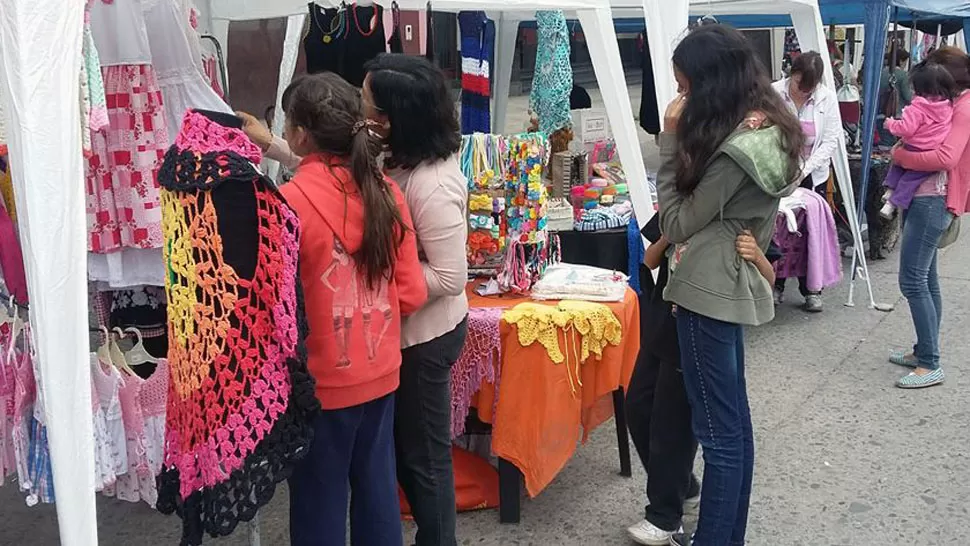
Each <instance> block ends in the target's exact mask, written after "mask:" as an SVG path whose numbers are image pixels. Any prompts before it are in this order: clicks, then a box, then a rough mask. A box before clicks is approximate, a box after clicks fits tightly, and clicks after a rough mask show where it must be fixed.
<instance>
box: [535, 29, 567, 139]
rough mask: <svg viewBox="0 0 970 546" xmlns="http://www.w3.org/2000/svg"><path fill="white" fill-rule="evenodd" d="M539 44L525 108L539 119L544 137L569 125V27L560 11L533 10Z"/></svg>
mask: <svg viewBox="0 0 970 546" xmlns="http://www.w3.org/2000/svg"><path fill="white" fill-rule="evenodd" d="M536 25H537V27H536V28H537V30H536V32H537V33H538V36H539V44H538V46H537V48H538V49H537V51H536V67H535V77H534V78H533V80H532V92H531V93H530V95H529V108H530V109H531V110H532V111H533V112H534V113H535V115H536V117H538V119H539V130H540V131H541V132H543V133H545V134H546V135H547V136H548V135H550V134H552V133H553V132H555V131H557V130H559V129H562V128H563V127H569V126H571V125H572V117H571V116H570V114H569V94H570V93H572V90H573V69H572V65H570V64H569V28H568V27H567V26H566V16H565V15H564V14H563V12H562V11H537V12H536Z"/></svg>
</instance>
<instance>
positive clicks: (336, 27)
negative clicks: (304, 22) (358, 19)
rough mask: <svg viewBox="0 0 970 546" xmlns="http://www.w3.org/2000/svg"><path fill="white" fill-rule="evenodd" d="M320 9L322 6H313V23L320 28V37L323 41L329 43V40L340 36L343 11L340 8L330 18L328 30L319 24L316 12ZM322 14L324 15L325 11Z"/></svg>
mask: <svg viewBox="0 0 970 546" xmlns="http://www.w3.org/2000/svg"><path fill="white" fill-rule="evenodd" d="M322 9H323V8H320V7H318V6H314V9H313V23H314V24H315V25H316V26H317V28H319V29H320V32H322V33H323V36H322V37H321V38H320V39H321V40H322V41H323V43H325V44H329V43H330V42H332V41H334V40H336V39H337V38H339V37H340V34H341V32H340V30H341V28H342V27H343V21H344V11H343V9H342V8H341V9H338V10H337V14H336V15H334V17H333V19H331V20H330V30H329V31H328V30H327V29H326V28H324V26H323V25H322V24H320V20H319V19H317V12H318V11H320V10H322ZM324 15H326V11H324Z"/></svg>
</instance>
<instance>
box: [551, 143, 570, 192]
mask: <svg viewBox="0 0 970 546" xmlns="http://www.w3.org/2000/svg"><path fill="white" fill-rule="evenodd" d="M550 164H551V165H552V176H551V179H552V197H554V198H555V197H566V196H567V195H569V190H570V189H571V188H572V183H573V180H574V176H573V167H574V165H575V162H574V161H573V154H572V153H571V152H559V153H556V154H554V155H553V157H552V161H551V162H550Z"/></svg>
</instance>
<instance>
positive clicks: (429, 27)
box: [424, 2, 438, 61]
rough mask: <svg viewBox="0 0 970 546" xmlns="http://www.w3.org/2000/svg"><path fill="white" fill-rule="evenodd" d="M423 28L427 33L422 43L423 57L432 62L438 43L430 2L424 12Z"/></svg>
mask: <svg viewBox="0 0 970 546" xmlns="http://www.w3.org/2000/svg"><path fill="white" fill-rule="evenodd" d="M424 28H425V30H426V31H427V36H426V37H425V43H424V57H425V58H426V59H428V60H429V61H434V57H435V53H434V50H435V47H437V45H438V43H437V41H436V40H435V34H434V12H433V11H432V10H431V2H428V5H427V7H426V8H425V10H424Z"/></svg>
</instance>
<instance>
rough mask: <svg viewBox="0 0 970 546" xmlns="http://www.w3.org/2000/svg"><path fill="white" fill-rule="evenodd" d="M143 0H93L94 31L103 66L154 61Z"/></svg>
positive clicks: (92, 20) (92, 22)
mask: <svg viewBox="0 0 970 546" xmlns="http://www.w3.org/2000/svg"><path fill="white" fill-rule="evenodd" d="M142 9H143V8H142V1H141V0H94V1H93V3H92V5H91V34H92V35H93V36H94V44H95V47H96V48H97V50H98V57H100V59H101V66H102V67H105V66H117V65H139V64H151V62H152V53H151V48H150V47H149V46H148V31H147V29H146V28H145V16H144V14H143V13H142Z"/></svg>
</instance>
